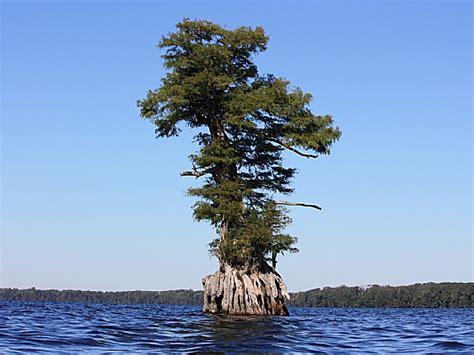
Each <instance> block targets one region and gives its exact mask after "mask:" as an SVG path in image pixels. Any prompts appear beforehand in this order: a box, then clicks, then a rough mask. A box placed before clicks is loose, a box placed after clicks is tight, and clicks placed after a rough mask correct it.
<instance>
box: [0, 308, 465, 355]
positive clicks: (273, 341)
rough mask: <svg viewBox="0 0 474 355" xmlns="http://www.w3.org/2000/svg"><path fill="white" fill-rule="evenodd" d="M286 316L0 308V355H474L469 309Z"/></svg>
mask: <svg viewBox="0 0 474 355" xmlns="http://www.w3.org/2000/svg"><path fill="white" fill-rule="evenodd" d="M290 312H291V316H290V317H250V318H249V317H245V318H244V317H220V316H211V315H205V314H203V313H202V312H201V307H200V306H181V305H177V306H176V305H107V304H83V303H60V302H58V303H42V302H0V351H2V352H4V351H10V352H15V351H18V352H33V351H40V352H51V351H55V352H58V351H64V352H78V351H85V352H88V353H90V352H105V351H127V352H130V351H133V352H142V351H143V352H153V351H156V352H194V351H225V352H239V351H254V352H255V351H257V352H262V351H266V352H289V351H295V352H325V353H331V352H338V353H341V352H363V353H367V352H379V353H386V352H397V353H399V352H430V353H446V352H450V351H454V352H458V353H459V352H466V353H469V352H474V310H473V309H351V308H290Z"/></svg>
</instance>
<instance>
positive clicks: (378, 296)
mask: <svg viewBox="0 0 474 355" xmlns="http://www.w3.org/2000/svg"><path fill="white" fill-rule="evenodd" d="M202 297H203V293H202V291H193V290H173V291H120V292H102V291H76V290H64V291H59V290H37V289H35V288H30V289H25V290H19V289H16V288H2V289H0V301H2V300H3V301H45V302H90V303H124V304H130V303H140V304H201V303H202ZM288 305H289V306H293V307H399V308H413V307H424V308H474V283H472V282H471V283H425V284H415V285H411V286H378V285H373V286H370V287H346V286H339V287H325V288H322V289H314V290H310V291H303V292H296V293H292V294H291V300H290V301H289V302H288Z"/></svg>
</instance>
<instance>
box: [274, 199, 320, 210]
mask: <svg viewBox="0 0 474 355" xmlns="http://www.w3.org/2000/svg"><path fill="white" fill-rule="evenodd" d="M273 202H275V203H276V204H277V205H284V206H301V207H311V208H316V209H317V210H322V208H321V207H319V206H318V205H313V204H310V203H301V202H289V201H273Z"/></svg>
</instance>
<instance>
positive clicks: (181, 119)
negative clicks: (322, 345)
mask: <svg viewBox="0 0 474 355" xmlns="http://www.w3.org/2000/svg"><path fill="white" fill-rule="evenodd" d="M268 40H269V38H268V36H267V35H266V34H265V31H264V30H263V28H261V27H256V28H250V27H239V28H236V29H233V30H230V29H226V28H224V27H221V26H219V25H217V24H214V23H212V22H209V21H197V20H196V21H191V20H188V19H185V20H184V21H182V22H180V23H178V24H177V31H176V32H174V33H170V34H168V35H166V36H163V37H162V39H161V41H160V43H159V45H158V46H159V47H160V48H161V49H164V50H165V53H164V54H163V56H162V58H163V59H164V67H165V68H166V69H167V73H166V75H165V77H164V78H162V80H161V85H160V87H159V88H157V89H155V90H150V91H148V94H147V96H146V98H144V99H143V100H139V101H138V106H139V108H140V111H141V116H142V117H143V118H145V119H148V120H151V121H152V122H153V123H154V124H155V126H156V130H155V132H156V136H157V137H171V136H177V135H179V133H180V132H181V129H182V128H183V127H185V126H188V127H190V128H193V129H195V130H196V135H195V136H194V138H195V141H196V142H197V144H198V145H199V147H200V150H199V152H198V153H196V154H192V155H190V160H191V163H192V169H191V170H189V171H185V172H182V173H181V175H182V176H193V177H196V178H199V177H202V178H203V179H204V182H203V184H202V186H201V187H198V188H190V189H189V190H188V193H189V195H191V196H195V197H197V198H198V202H196V204H195V205H194V217H195V219H196V220H198V221H208V222H210V223H211V224H212V225H213V226H214V227H215V228H216V230H217V232H218V234H219V236H218V238H216V239H215V240H214V241H212V242H211V243H210V248H211V252H212V254H214V255H215V256H217V257H218V259H219V260H220V262H221V265H223V264H229V265H231V266H233V267H252V268H254V267H257V268H258V267H262V266H266V265H267V262H268V261H270V260H271V261H272V262H273V265H275V257H276V254H278V253H283V252H285V251H289V252H295V251H297V249H296V248H295V247H294V244H295V242H296V238H295V237H293V236H290V235H288V234H285V233H284V228H285V226H286V225H288V224H289V223H290V222H291V220H290V218H289V217H288V216H287V211H286V209H285V207H284V206H285V205H288V204H290V203H288V202H286V201H278V200H275V199H274V195H275V194H283V195H287V194H290V193H291V192H292V191H293V189H292V188H291V186H290V182H291V179H292V177H293V176H294V174H295V171H296V170H295V169H294V168H291V167H284V166H283V164H282V153H283V151H285V150H288V151H290V152H292V153H294V154H297V155H300V156H302V157H306V158H316V157H317V156H318V155H324V154H329V153H330V147H331V145H332V144H333V143H334V142H335V141H336V140H337V139H339V137H340V135H341V132H340V130H339V129H338V128H337V127H334V126H333V118H332V116H330V115H316V114H314V113H313V112H312V111H311V109H310V107H309V104H310V102H311V95H310V94H308V93H305V92H303V91H302V90H301V89H300V88H298V87H295V88H294V87H292V86H290V83H289V81H287V80H285V79H283V78H279V77H276V76H274V75H272V74H260V73H259V72H258V68H257V66H256V64H255V63H254V61H253V59H254V56H255V55H256V54H258V53H260V52H263V51H265V50H266V48H267V44H268ZM309 206H311V207H316V208H319V207H318V206H315V205H309Z"/></svg>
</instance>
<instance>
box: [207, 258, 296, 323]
mask: <svg viewBox="0 0 474 355" xmlns="http://www.w3.org/2000/svg"><path fill="white" fill-rule="evenodd" d="M202 284H203V286H204V307H203V311H204V312H206V313H219V314H236V315H279V316H287V315H289V313H288V310H287V308H286V306H285V298H286V299H290V296H289V294H288V291H287V289H286V285H285V283H284V282H283V279H282V278H281V276H280V275H279V274H278V273H276V272H275V271H273V270H268V271H265V272H262V271H260V272H259V271H254V272H244V271H242V270H238V269H235V268H232V267H231V266H228V265H226V266H225V267H224V271H221V270H219V271H217V272H215V273H214V274H212V275H208V276H206V277H204V278H203V279H202Z"/></svg>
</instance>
